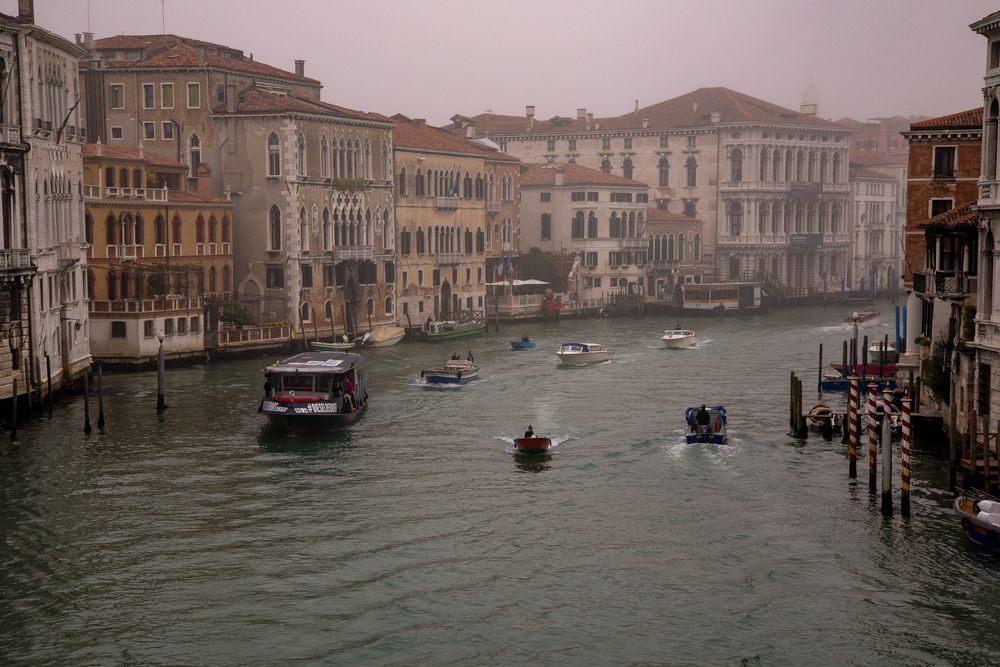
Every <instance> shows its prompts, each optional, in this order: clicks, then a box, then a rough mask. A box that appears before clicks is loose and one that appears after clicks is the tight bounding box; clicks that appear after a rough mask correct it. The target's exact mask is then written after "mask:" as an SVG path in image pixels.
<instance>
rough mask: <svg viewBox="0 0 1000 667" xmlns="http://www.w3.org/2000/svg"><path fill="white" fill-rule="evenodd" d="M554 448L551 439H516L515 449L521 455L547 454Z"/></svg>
mask: <svg viewBox="0 0 1000 667" xmlns="http://www.w3.org/2000/svg"><path fill="white" fill-rule="evenodd" d="M551 446H552V440H551V439H549V438H516V439H515V440H514V447H516V448H517V451H518V453H520V454H541V453H543V452H547V451H548V450H549V448H550V447H551Z"/></svg>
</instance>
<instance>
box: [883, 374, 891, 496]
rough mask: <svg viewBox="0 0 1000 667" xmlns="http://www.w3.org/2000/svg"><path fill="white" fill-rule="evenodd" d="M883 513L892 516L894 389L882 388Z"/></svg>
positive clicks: (886, 386)
mask: <svg viewBox="0 0 1000 667" xmlns="http://www.w3.org/2000/svg"><path fill="white" fill-rule="evenodd" d="M882 514H884V515H885V516H892V389H889V383H888V382H886V383H885V387H884V388H883V390H882Z"/></svg>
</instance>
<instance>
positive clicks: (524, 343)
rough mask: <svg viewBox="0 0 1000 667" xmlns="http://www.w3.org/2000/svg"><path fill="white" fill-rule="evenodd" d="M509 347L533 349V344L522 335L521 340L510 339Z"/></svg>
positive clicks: (513, 348)
mask: <svg viewBox="0 0 1000 667" xmlns="http://www.w3.org/2000/svg"><path fill="white" fill-rule="evenodd" d="M510 349H512V350H533V349H535V344H534V343H533V342H531V341H530V340H528V337H527V336H522V337H521V340H512V341H510Z"/></svg>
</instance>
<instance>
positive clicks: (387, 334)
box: [356, 324, 406, 347]
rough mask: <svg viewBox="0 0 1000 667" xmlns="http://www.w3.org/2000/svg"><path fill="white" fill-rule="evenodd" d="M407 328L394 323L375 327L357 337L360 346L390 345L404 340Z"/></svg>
mask: <svg viewBox="0 0 1000 667" xmlns="http://www.w3.org/2000/svg"><path fill="white" fill-rule="evenodd" d="M405 335H406V329H404V328H403V327H399V326H396V325H394V324H386V325H384V326H380V327H377V328H375V329H374V330H373V331H370V332H368V333H366V334H364V335H363V336H360V337H359V338H358V339H357V343H356V344H357V346H358V347H389V346H390V345H395V344H396V343H398V342H399V341H401V340H403V336H405Z"/></svg>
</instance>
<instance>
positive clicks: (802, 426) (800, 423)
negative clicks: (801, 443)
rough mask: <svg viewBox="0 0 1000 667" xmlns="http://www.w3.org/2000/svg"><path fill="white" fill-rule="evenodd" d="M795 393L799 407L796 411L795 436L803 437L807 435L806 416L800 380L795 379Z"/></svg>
mask: <svg viewBox="0 0 1000 667" xmlns="http://www.w3.org/2000/svg"><path fill="white" fill-rule="evenodd" d="M796 385H797V386H796V390H797V391H796V393H797V396H798V403H799V407H798V410H797V411H796V412H797V413H798V414H797V417H798V419H797V420H796V429H795V437H796V438H805V437H806V435H808V433H807V431H806V417H805V415H804V414H803V404H802V380H796Z"/></svg>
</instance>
